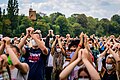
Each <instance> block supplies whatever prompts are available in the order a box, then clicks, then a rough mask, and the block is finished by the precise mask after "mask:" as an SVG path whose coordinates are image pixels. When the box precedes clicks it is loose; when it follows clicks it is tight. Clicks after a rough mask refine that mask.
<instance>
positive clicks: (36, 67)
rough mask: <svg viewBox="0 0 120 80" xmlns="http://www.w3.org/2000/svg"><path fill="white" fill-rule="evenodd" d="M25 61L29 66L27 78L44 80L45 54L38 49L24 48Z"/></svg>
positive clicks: (29, 79)
mask: <svg viewBox="0 0 120 80" xmlns="http://www.w3.org/2000/svg"><path fill="white" fill-rule="evenodd" d="M25 49H26V54H25V55H24V58H25V62H26V63H27V64H28V65H29V67H30V72H29V76H28V80H44V76H45V65H46V59H47V56H46V55H44V54H43V53H42V51H41V50H40V49H32V48H25Z"/></svg>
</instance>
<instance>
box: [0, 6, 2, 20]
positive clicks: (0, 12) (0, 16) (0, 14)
mask: <svg viewBox="0 0 120 80" xmlns="http://www.w3.org/2000/svg"><path fill="white" fill-rule="evenodd" d="M1 18H2V11H1V7H0V21H1Z"/></svg>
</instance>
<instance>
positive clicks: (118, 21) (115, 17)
mask: <svg viewBox="0 0 120 80" xmlns="http://www.w3.org/2000/svg"><path fill="white" fill-rule="evenodd" d="M111 21H115V22H117V23H118V24H120V16H119V15H118V14H115V15H113V16H112V17H111Z"/></svg>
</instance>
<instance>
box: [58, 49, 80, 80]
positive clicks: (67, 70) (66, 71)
mask: <svg viewBox="0 0 120 80" xmlns="http://www.w3.org/2000/svg"><path fill="white" fill-rule="evenodd" d="M80 61H81V51H79V54H78V58H77V59H76V60H74V61H73V62H72V63H71V64H69V65H68V66H67V67H66V68H65V69H64V70H63V71H62V72H61V73H60V75H59V77H60V80H64V79H66V78H67V77H68V75H69V74H70V73H71V72H72V70H73V69H74V67H75V66H76V65H77V64H78V63H79V62H80Z"/></svg>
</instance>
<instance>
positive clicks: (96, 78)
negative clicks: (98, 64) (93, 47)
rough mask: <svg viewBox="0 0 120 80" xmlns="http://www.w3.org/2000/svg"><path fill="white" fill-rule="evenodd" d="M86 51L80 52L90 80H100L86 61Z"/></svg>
mask: <svg viewBox="0 0 120 80" xmlns="http://www.w3.org/2000/svg"><path fill="white" fill-rule="evenodd" d="M88 54H89V52H88V50H87V49H84V50H82V61H83V63H84V65H85V67H86V68H87V70H88V72H89V74H90V76H91V79H92V80H100V76H99V74H98V72H97V71H96V69H95V68H94V67H93V65H92V64H91V63H90V62H89V60H88V58H87V57H88Z"/></svg>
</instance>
